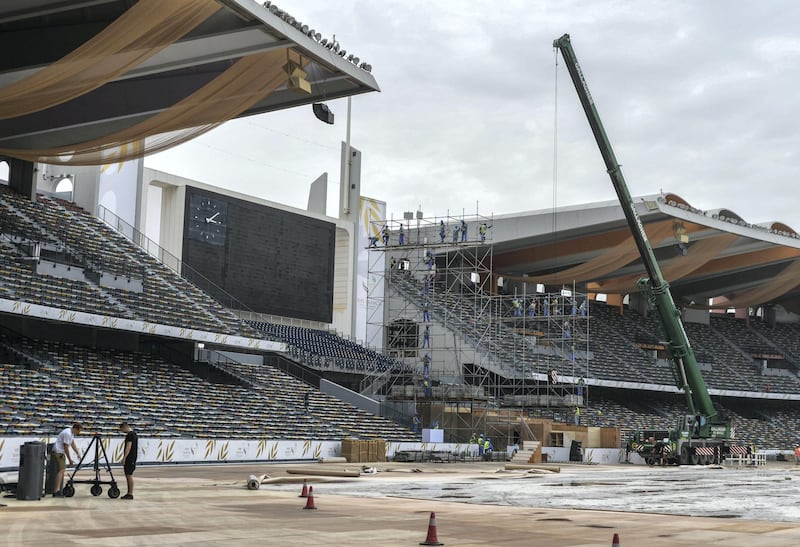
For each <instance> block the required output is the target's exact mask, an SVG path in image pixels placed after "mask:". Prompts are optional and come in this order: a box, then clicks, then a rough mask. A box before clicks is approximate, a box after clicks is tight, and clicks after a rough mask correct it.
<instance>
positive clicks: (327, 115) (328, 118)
mask: <svg viewBox="0 0 800 547" xmlns="http://www.w3.org/2000/svg"><path fill="white" fill-rule="evenodd" d="M314 115H315V116H316V117H317V119H318V120H319V121H321V122H325V123H327V124H329V125H333V112H331V109H330V108H328V105H326V104H325V103H314Z"/></svg>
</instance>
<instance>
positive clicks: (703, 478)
mask: <svg viewBox="0 0 800 547" xmlns="http://www.w3.org/2000/svg"><path fill="white" fill-rule="evenodd" d="M370 467H373V469H374V470H375V471H377V472H376V473H371V474H366V475H362V476H361V477H359V478H337V477H333V476H325V475H318V474H317V473H320V472H325V473H328V472H330V473H331V474H334V473H335V472H337V471H343V470H353V469H360V468H361V465H360V464H324V465H323V464H303V465H258V464H243V465H233V464H228V465H215V466H160V467H142V468H140V469H137V471H136V490H135V499H134V500H132V501H128V500H122V499H110V498H109V497H108V496H107V495H106V490H107V488H108V487H107V486H103V493H102V494H101V495H100V496H98V497H93V496H92V495H91V494H90V492H89V485H86V484H78V485H76V493H75V496H74V497H72V498H63V499H62V498H52V497H47V498H46V499H43V500H41V501H17V500H15V499H13V498H3V499H0V503H2V504H5V505H6V506H5V507H0V530H3V534H2V535H0V545H3V544H5V545H26V546H27V545H54V544H60V545H78V544H80V545H112V544H113V545H115V546H126V545H153V544H158V545H298V546H302V545H342V546H350V545H370V546H384V545H385V546H395V545H396V546H400V545H418V544H419V543H420V542H423V541H425V540H426V538H427V535H428V532H429V523H430V522H429V519H430V516H431V512H435V514H436V528H435V532H436V535H437V538H438V540H439V541H440V542H442V543H444V544H445V545H453V546H455V545H461V546H470V545H498V546H522V545H525V546H530V545H541V546H551V547H560V546H573V547H589V546H608V545H611V541H612V538H613V535H614V534H615V533H616V534H619V538H620V545H621V546H622V547H633V546H637V547H638V546H648V547H650V546H652V547H655V546H667V545H688V544H698V543H702V544H705V545H725V546H727V547H731V546H734V547H735V546H748V547H750V546H771V547H777V546H797V545H800V516H797V517H795V513H792V512H791V511H796V509H795V508H794V506H795V505H796V504H797V502H796V500H797V499H798V492H800V472H798V471H797V470H796V468H795V466H793V465H785V464H773V465H771V466H768V467H767V468H759V469H713V468H664V469H661V468H653V469H649V468H644V467H633V466H584V465H562V466H560V467H561V469H560V471H561V472H560V473H553V472H552V471H549V472H548V471H545V472H535V471H534V472H527V471H525V470H515V471H505V470H503V466H502V464H497V463H492V464H486V463H480V464H438V465H434V464H392V463H380V464H375V465H374V466H370ZM290 468H291V469H294V470H299V471H300V473H299V474H289V473H287V469H290ZM303 470H307V471H308V474H305V472H304V471H303ZM114 471H115V479H116V480H117V481H118V483H119V485H120V488H121V490H122V492H123V493H124V492H125V487H124V482H125V480H124V477H123V476H122V473H121V470H117V469H116V468H115V470H114ZM311 473H314V474H313V475H312V474H311ZM82 475H83V472H82ZM250 475H257V476H259V478H261V476H262V475H267V476H268V477H266V478H265V480H264V483H263V484H261V486H260V487H259V489H257V490H248V489H247V488H246V483H247V479H248V477H249V476H250ZM78 478H85V477H84V476H82V477H78ZM101 478H108V477H107V475H105V474H102V475H101ZM304 479H308V481H309V484H311V485H312V486H313V487H314V505H315V506H316V509H314V510H305V509H303V508H304V507H305V506H306V504H307V500H306V499H303V498H299V497H298V495H299V494H300V491H301V486H302V482H303V480H304ZM770 500H771V501H770ZM748 506H752V508H753V510H754V511H755V512H754V513H751V512H748ZM770 506H774V508H775V511H771V510H770ZM786 506H788V507H786ZM701 508H704V511H700V510H699V509H701ZM787 511H789V512H787ZM698 514H706V515H711V516H696V515H698ZM750 514H757V515H760V516H759V518H757V519H754V518H750V517H749V516H748V515H750Z"/></svg>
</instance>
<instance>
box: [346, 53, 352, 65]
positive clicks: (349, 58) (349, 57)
mask: <svg viewBox="0 0 800 547" xmlns="http://www.w3.org/2000/svg"><path fill="white" fill-rule="evenodd" d="M347 60H348V61H350V62H351V63H352V62H353V54H352V53H351V54H350V55H348V56H347Z"/></svg>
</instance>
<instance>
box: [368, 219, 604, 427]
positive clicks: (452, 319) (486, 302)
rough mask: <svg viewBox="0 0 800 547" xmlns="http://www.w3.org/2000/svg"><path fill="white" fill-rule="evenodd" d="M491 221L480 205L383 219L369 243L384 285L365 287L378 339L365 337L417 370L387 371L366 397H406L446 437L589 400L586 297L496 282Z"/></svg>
mask: <svg viewBox="0 0 800 547" xmlns="http://www.w3.org/2000/svg"><path fill="white" fill-rule="evenodd" d="M409 223H410V224H409ZM491 226H492V218H491V217H484V216H481V215H477V214H476V215H472V216H461V217H450V216H448V217H443V218H423V217H422V216H421V215H417V217H416V218H411V219H409V218H405V219H403V221H394V220H384V221H380V222H378V223H375V225H374V227H373V233H377V234H380V237H379V238H375V239H374V240H373V241H371V243H370V247H369V250H370V253H369V256H370V258H369V270H370V271H369V275H370V277H371V278H372V277H373V276H374V277H375V278H379V279H380V283H375V284H373V285H374V286H375V287H382V290H375V291H373V292H372V293H368V294H367V309H368V310H369V312H368V316H367V323H368V325H370V326H371V328H370V329H368V330H369V331H371V332H373V333H381V338H380V340H379V341H380V342H381V344H376V341H378V340H367V343H368V344H370V345H382V351H383V352H384V353H386V354H387V355H389V356H391V357H394V358H396V359H398V360H400V361H402V362H403V363H404V364H405V365H406V369H408V370H412V371H413V372H412V373H410V374H407V373H406V374H395V375H392V374H388V373H387V374H385V375H383V376H382V377H381V378H380V381H379V386H378V387H375V386H376V385H378V382H375V384H374V385H373V386H372V389H371V394H372V395H382V396H384V397H385V398H386V400H387V401H396V402H398V403H400V402H404V403H405V404H406V408H409V406H410V407H411V408H413V411H414V412H415V413H416V414H417V415H418V416H419V420H418V421H419V422H421V425H422V426H424V427H428V426H431V425H437V424H438V425H439V426H440V427H442V428H444V429H445V432H446V436H447V438H448V439H450V440H454V441H465V440H467V439H468V438H469V436H470V435H471V434H472V433H476V432H483V433H485V434H488V433H489V432H490V430H491V429H493V428H492V426H491V424H493V423H495V424H502V423H517V421H518V418H519V416H541V417H549V418H555V419H557V420H559V421H567V420H569V421H571V420H572V416H573V411H574V409H575V408H576V407H581V406H583V404H584V402H585V396H584V395H585V394H584V392H585V387H584V385H583V377H584V376H586V375H587V374H588V372H589V362H590V357H591V352H590V351H589V345H588V344H589V300H588V298H587V295H586V294H585V293H579V292H577V291H576V288H575V287H570V288H564V287H562V288H557V289H556V288H553V287H543V286H541V285H537V284H536V283H535V282H534V281H535V280H531V282H520V281H518V280H515V281H513V282H512V281H506V282H504V280H503V279H502V277H499V276H498V275H497V274H496V273H495V272H494V270H493V254H494V245H493V242H492V238H491ZM465 227H466V235H465V230H464V228H465ZM401 234H402V243H401V238H400V235H401ZM387 236H388V237H387ZM564 417H566V420H565V419H564ZM494 429H496V430H497V431H504V430H505V429H508V431H509V435H510V431H511V429H509V428H504V427H500V428H499V429H498V428H494Z"/></svg>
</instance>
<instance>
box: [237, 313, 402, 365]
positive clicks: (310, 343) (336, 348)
mask: <svg viewBox="0 0 800 547" xmlns="http://www.w3.org/2000/svg"><path fill="white" fill-rule="evenodd" d="M249 324H250V325H251V326H253V327H254V328H255V329H256V330H258V331H259V332H261V333H263V334H264V335H266V336H267V337H268V338H270V339H272V340H276V341H280V342H285V343H286V344H288V345H289V354H290V355H291V356H292V357H294V358H295V359H296V360H298V361H299V362H301V363H303V364H305V365H307V366H309V367H311V368H315V369H320V370H324V369H338V370H341V371H344V372H353V373H359V374H363V373H368V372H387V371H390V372H392V373H396V374H406V373H408V372H410V370H409V367H408V366H407V365H405V364H403V363H401V362H399V361H397V360H396V359H392V358H390V357H387V356H386V355H383V354H382V353H378V352H376V351H373V350H371V349H368V348H365V347H364V346H361V345H360V344H357V343H355V342H353V341H351V340H347V339H345V338H342V337H341V336H337V335H336V334H334V333H332V332H328V331H323V330H318V329H311V328H306V327H298V326H294V325H282V324H278V323H268V322H264V321H249Z"/></svg>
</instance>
